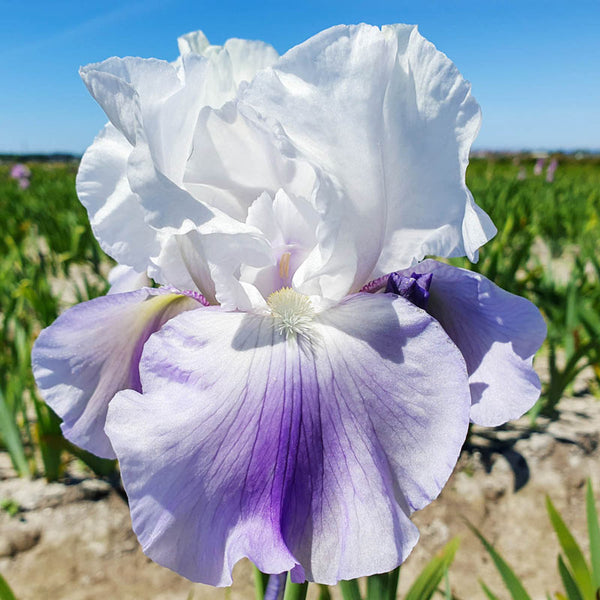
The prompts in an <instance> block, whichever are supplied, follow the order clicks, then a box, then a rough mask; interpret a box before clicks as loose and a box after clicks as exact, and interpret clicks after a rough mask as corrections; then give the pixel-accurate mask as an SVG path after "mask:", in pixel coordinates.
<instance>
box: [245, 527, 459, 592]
mask: <svg viewBox="0 0 600 600" xmlns="http://www.w3.org/2000/svg"><path fill="white" fill-rule="evenodd" d="M458 546H459V540H458V538H454V539H452V540H450V542H448V544H446V546H445V547H444V548H443V549H442V550H441V551H440V552H438V554H436V555H435V556H434V557H433V558H432V559H431V561H429V562H428V563H427V564H426V565H425V567H424V568H423V570H422V571H421V573H420V574H419V575H418V577H417V578H416V579H415V581H414V583H413V584H412V586H411V588H410V589H409V590H408V592H407V593H406V596H405V600H429V599H430V598H432V597H433V595H434V594H435V593H436V592H439V593H440V594H442V595H444V596H445V597H446V598H447V599H450V600H452V595H451V593H450V584H449V582H448V569H449V568H450V565H451V564H452V561H453V560H454V555H455V554H456V551H457V550H458ZM399 576H400V567H397V568H396V569H394V570H393V571H391V572H390V573H379V574H377V575H371V576H370V577H366V588H367V594H366V596H365V597H364V600H395V599H396V596H397V593H398V581H399ZM273 577H278V575H274V576H273ZM444 577H445V578H446V589H445V590H440V589H439V586H440V584H441V582H442V579H444ZM268 581H269V576H268V575H265V574H264V573H261V572H260V571H259V570H258V569H257V568H256V567H254V590H255V597H256V600H264V597H265V591H266V589H267V583H268ZM338 585H339V589H340V592H341V594H342V598H343V599H344V600H363V596H362V594H361V592H360V586H359V582H358V579H352V580H350V581H340V582H339V584H338ZM318 589H319V600H330V599H331V597H332V595H331V592H330V590H329V588H328V587H327V586H326V585H321V584H319V585H318ZM307 592H308V583H306V582H305V583H302V584H298V583H291V581H290V578H289V576H288V578H287V582H286V585H285V593H284V596H283V600H304V599H305V598H306V595H307Z"/></svg>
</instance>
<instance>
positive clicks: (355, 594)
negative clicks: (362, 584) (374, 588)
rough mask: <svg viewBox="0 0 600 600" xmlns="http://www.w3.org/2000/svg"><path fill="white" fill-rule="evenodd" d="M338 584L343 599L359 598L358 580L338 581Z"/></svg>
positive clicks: (354, 599) (357, 599)
mask: <svg viewBox="0 0 600 600" xmlns="http://www.w3.org/2000/svg"><path fill="white" fill-rule="evenodd" d="M339 586H340V591H341V592H342V597H343V598H344V600H361V597H360V590H359V589H358V580H356V579H350V580H349V581H340V583H339Z"/></svg>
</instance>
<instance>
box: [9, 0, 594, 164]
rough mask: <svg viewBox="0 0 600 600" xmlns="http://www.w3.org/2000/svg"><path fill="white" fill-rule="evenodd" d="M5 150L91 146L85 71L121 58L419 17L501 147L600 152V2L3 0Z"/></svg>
mask: <svg viewBox="0 0 600 600" xmlns="http://www.w3.org/2000/svg"><path fill="white" fill-rule="evenodd" d="M0 14H1V17H0V152H4V153H7V152H16V153H31V152H70V153H75V154H81V153H82V152H83V150H85V148H86V147H87V146H88V145H89V144H90V143H91V140H92V139H93V137H94V135H95V134H96V132H97V131H98V130H99V128H100V127H101V125H102V124H103V123H104V116H103V114H102V112H101V110H100V109H99V108H98V107H97V106H96V105H95V103H94V101H93V100H91V99H90V97H89V95H88V93H87V91H86V90H85V88H84V86H83V84H82V83H81V81H80V79H79V76H78V69H79V67H80V66H81V65H85V64H87V63H90V62H97V61H100V60H104V59H105V58H108V57H109V56H142V57H157V58H163V59H165V60H173V59H175V58H176V56H177V44H176V39H177V37H178V36H180V35H182V34H183V33H187V32H189V31H194V30H197V29H202V30H203V31H204V32H205V34H206V35H207V37H208V38H209V40H210V41H211V42H212V43H213V44H221V43H223V42H224V41H225V40H226V39H227V38H230V37H241V38H248V39H260V40H264V41H266V42H269V43H270V44H272V45H273V46H274V47H275V48H276V49H277V51H278V52H280V53H283V52H285V51H286V50H288V49H289V48H291V47H292V46H294V45H296V44H299V43H300V42H302V41H303V40H305V39H306V38H308V37H310V36H311V35H314V34H315V33H317V32H319V31H321V30H322V29H325V28H327V27H330V26H332V25H337V24H340V23H347V24H349V23H359V22H366V23H371V24H373V25H383V24H386V23H411V24H414V23H416V24H418V25H419V29H420V31H421V33H422V34H423V35H424V36H425V37H426V38H427V39H429V40H431V41H432V42H433V43H434V44H435V45H436V46H437V47H438V49H440V50H442V51H443V52H445V53H446V54H447V55H448V56H449V57H450V58H451V59H452V60H453V61H454V62H455V63H456V65H457V66H458V68H459V70H460V71H461V72H462V74H463V75H464V76H465V77H466V78H467V79H468V80H470V81H471V82H472V83H473V93H474V95H475V97H476V98H477V100H478V101H479V103H480V104H481V106H482V108H483V115H484V119H483V127H482V129H481V133H480V136H479V139H478V140H477V143H476V148H478V149H488V150H523V149H527V150H531V149H546V150H547V149H551V150H560V149H563V150H576V149H593V148H595V149H598V148H600V118H599V117H598V106H600V36H599V35H598V31H600V3H598V2H597V0H589V1H585V0H584V1H581V0H580V1H575V2H563V1H555V0H547V1H539V0H528V1H526V2H516V1H514V0H486V1H485V2H480V1H479V2H477V1H474V0H470V1H466V0H456V1H453V2H448V1H436V0H433V1H426V2H414V1H413V2H409V1H405V0H393V1H392V0H386V1H384V0H372V1H363V2H357V1H355V0H346V1H344V2H340V1H333V2H323V1H321V2H319V1H316V0H302V1H298V2H288V3H285V2H280V1H279V2H277V1H275V0H264V1H262V2H252V1H243V0H235V1H231V0H225V1H223V2H199V1H190V0H138V1H130V2H116V1H114V0H103V1H100V0H88V1H86V2H74V1H72V0H55V1H53V2H44V1H40V0H33V1H29V2H9V1H6V0H3V1H1V2H0Z"/></svg>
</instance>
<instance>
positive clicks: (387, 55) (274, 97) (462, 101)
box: [241, 25, 495, 298]
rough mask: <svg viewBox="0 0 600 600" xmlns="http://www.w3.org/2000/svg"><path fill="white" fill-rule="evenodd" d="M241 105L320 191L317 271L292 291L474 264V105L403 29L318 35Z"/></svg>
mask: <svg viewBox="0 0 600 600" xmlns="http://www.w3.org/2000/svg"><path fill="white" fill-rule="evenodd" d="M241 101H242V103H244V104H250V105H251V106H252V107H253V108H254V109H255V110H256V111H257V112H258V113H260V114H261V115H263V116H268V117H270V118H273V119H275V120H277V121H278V122H279V123H280V124H281V126H282V127H283V129H284V131H285V132H286V135H287V136H289V139H290V140H291V143H292V144H293V145H294V146H295V147H296V148H297V149H298V151H299V152H300V153H301V154H302V155H304V156H305V157H306V158H307V159H308V160H310V162H311V163H312V164H315V165H318V166H319V168H320V169H321V170H322V171H323V172H324V173H325V174H326V175H328V176H329V178H330V179H331V182H332V185H328V186H322V187H321V190H320V192H321V193H320V199H319V200H318V204H317V208H319V207H320V210H321V212H322V214H323V215H324V220H325V222H324V225H323V226H322V227H321V228H320V231H319V242H320V246H321V250H320V252H321V255H322V257H323V258H325V260H326V263H325V264H319V261H316V263H315V270H314V272H312V273H309V272H307V273H306V280H307V283H306V284H305V288H304V290H303V291H304V293H321V294H323V295H325V296H327V297H331V298H336V297H337V298H340V297H342V296H343V295H344V294H345V293H348V291H352V290H358V289H360V287H361V286H362V285H364V283H366V282H367V281H368V280H369V279H370V278H373V277H377V276H379V275H381V274H384V273H386V272H390V271H392V270H396V269H398V268H399V267H405V266H409V265H410V264H412V263H413V262H415V261H417V260H420V259H422V258H423V257H424V256H425V255H426V254H437V255H442V256H450V255H462V254H468V255H469V256H470V257H474V256H475V254H476V251H477V247H478V246H479V245H481V244H482V243H484V242H485V241H486V240H487V239H489V238H490V237H491V236H492V235H493V234H494V232H495V229H494V228H493V225H492V223H491V221H490V220H489V218H488V217H487V216H486V215H485V214H484V213H483V211H481V210H480V209H477V208H475V207H474V203H473V200H472V197H471V195H470V193H469V192H468V190H467V188H466V186H465V182H464V175H465V169H466V166H467V163H468V153H469V147H470V145H471V142H472V140H473V138H474V137H475V135H476V133H477V130H478V127H479V119H480V115H479V107H478V105H477V103H476V102H475V100H474V99H473V98H472V97H471V95H470V86H469V84H468V83H467V82H465V81H464V79H463V78H462V77H461V75H460V74H459V72H458V71H457V69H456V68H455V67H454V65H453V64H452V63H451V61H450V60H449V59H448V58H447V57H446V56H445V55H443V54H442V53H441V52H438V51H437V50H436V49H435V47H434V46H433V45H432V44H430V43H429V42H427V41H426V40H425V39H424V38H422V37H421V36H420V35H419V33H418V32H417V30H416V28H415V27H411V26H404V25H398V26H393V27H386V28H384V29H383V30H380V29H378V28H376V27H371V26H368V25H358V26H350V27H348V26H339V27H334V28H331V29H328V30H326V31H324V32H322V33H320V34H318V35H316V36H314V37H313V38H311V39H309V40H308V41H306V42H304V43H303V44H301V45H299V46H297V47H295V48H293V49H292V50H290V51H289V52H287V53H286V54H285V55H284V56H283V57H282V58H281V59H280V60H279V61H278V62H277V63H276V64H275V65H274V66H273V68H270V69H265V70H263V71H260V72H259V73H257V75H256V77H255V78H254V80H253V81H252V83H251V84H250V85H249V86H248V87H247V88H246V89H245V90H244V92H243V93H242V95H241ZM348 265H350V266H351V267H352V269H351V270H350V269H348V268H347V267H348ZM342 269H345V270H347V274H346V275H344V276H343V277H342V276H341V275H340V276H339V277H338V278H337V279H336V278H335V277H333V276H332V274H333V273H336V272H338V271H341V270H342ZM325 273H326V274H327V276H328V278H329V279H328V280H327V281H326V282H325V283H324V281H323V279H324V278H323V277H322V276H323V274H325ZM311 277H312V280H313V287H312V288H310V285H309V282H310V280H311ZM328 288H331V289H328Z"/></svg>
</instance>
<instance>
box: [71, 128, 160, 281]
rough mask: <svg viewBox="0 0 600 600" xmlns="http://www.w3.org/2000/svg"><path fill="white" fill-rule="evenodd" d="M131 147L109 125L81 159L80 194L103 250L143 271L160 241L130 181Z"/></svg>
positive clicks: (155, 252)
mask: <svg viewBox="0 0 600 600" xmlns="http://www.w3.org/2000/svg"><path fill="white" fill-rule="evenodd" d="M131 150H132V146H131V144H130V143H129V142H128V141H127V140H126V139H125V137H124V136H123V135H122V134H121V133H119V132H118V131H117V130H116V129H115V127H114V126H113V125H112V124H110V123H109V124H107V125H106V126H105V127H104V129H103V130H102V131H101V132H100V133H99V134H98V136H97V137H96V139H95V140H94V143H93V144H92V145H91V146H90V147H89V148H88V149H87V150H86V152H85V154H84V155H83V158H82V159H81V164H80V165H79V171H78V172H77V195H78V196H79V199H80V200H81V203H82V204H83V205H84V206H85V208H86V209H87V211H88V215H89V218H90V224H91V226H92V230H93V232H94V235H95V236H96V238H97V239H98V241H99V242H100V246H101V247H102V249H103V250H104V251H105V252H106V253H107V254H109V255H110V256H112V257H113V258H114V259H115V260H116V261H117V262H120V263H122V264H127V265H131V266H132V267H134V268H135V269H136V270H137V271H139V272H143V271H145V270H146V267H147V265H148V257H150V256H154V255H155V254H157V253H158V250H159V244H158V241H157V239H156V232H155V231H154V230H153V229H152V228H151V227H150V226H148V225H147V224H146V222H145V220H144V217H145V213H144V210H143V208H142V206H141V205H140V202H139V197H138V196H137V194H135V193H134V192H133V191H132V190H131V188H130V186H129V182H128V180H127V160H128V158H129V154H130V153H131Z"/></svg>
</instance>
